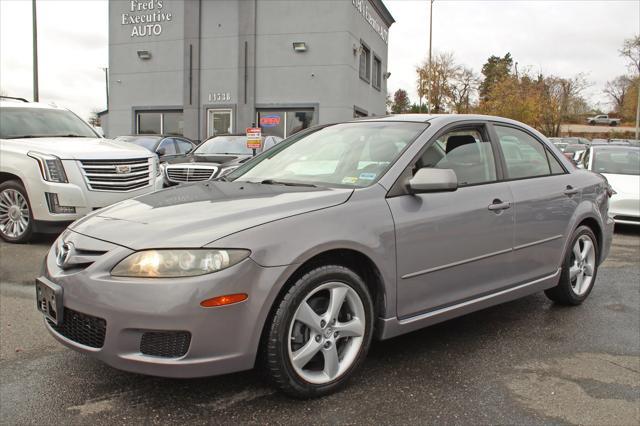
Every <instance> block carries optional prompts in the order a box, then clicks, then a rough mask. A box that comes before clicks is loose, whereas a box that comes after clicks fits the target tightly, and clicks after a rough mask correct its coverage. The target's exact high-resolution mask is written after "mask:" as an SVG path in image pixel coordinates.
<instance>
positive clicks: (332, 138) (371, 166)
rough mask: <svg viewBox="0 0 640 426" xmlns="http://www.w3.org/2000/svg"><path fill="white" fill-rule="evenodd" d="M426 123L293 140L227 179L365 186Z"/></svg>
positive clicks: (345, 128)
mask: <svg viewBox="0 0 640 426" xmlns="http://www.w3.org/2000/svg"><path fill="white" fill-rule="evenodd" d="M426 127H427V124H426V123H410V122H393V121H373V122H358V123H343V124H335V125H332V126H327V127H323V128H319V129H315V130H312V131H310V132H306V133H304V134H301V135H295V136H293V137H291V138H289V139H287V140H285V141H283V142H281V143H280V144H278V145H276V146H275V147H274V148H272V149H270V150H269V151H267V152H265V153H264V154H262V155H260V156H259V157H256V158H255V159H254V160H251V161H249V162H247V163H246V164H244V165H243V166H242V167H240V168H239V169H237V170H236V171H235V172H232V173H231V174H229V176H228V179H229V180H236V181H242V182H265V181H266V182H269V181H273V182H274V183H277V182H280V183H299V184H312V185H319V186H337V187H365V186H369V185H371V184H373V183H374V182H375V181H377V180H378V179H379V178H380V177H381V176H382V175H384V173H385V172H386V171H387V170H388V169H389V167H391V165H392V164H393V163H394V162H395V161H396V159H397V158H398V157H399V156H400V154H401V153H402V152H403V151H404V149H405V148H406V147H407V146H408V145H409V144H410V143H411V142H413V140H414V139H415V138H416V137H418V135H419V134H420V133H421V132H422V131H423V130H424V129H426Z"/></svg>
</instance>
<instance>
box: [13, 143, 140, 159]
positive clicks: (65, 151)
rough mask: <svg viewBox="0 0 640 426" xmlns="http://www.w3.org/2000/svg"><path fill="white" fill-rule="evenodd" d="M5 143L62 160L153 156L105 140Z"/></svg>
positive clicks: (132, 145) (123, 144)
mask: <svg viewBox="0 0 640 426" xmlns="http://www.w3.org/2000/svg"><path fill="white" fill-rule="evenodd" d="M3 143H8V144H12V145H14V146H15V147H16V148H19V149H22V150H24V151H25V152H28V151H37V152H41V153H43V154H51V155H55V156H57V157H60V159H62V160H96V159H109V160H111V159H125V158H127V159H129V158H149V157H151V156H152V155H153V154H152V153H151V152H149V150H147V149H146V148H143V147H141V146H138V145H134V144H132V143H129V142H121V141H114V140H112V139H104V138H26V139H4V140H3Z"/></svg>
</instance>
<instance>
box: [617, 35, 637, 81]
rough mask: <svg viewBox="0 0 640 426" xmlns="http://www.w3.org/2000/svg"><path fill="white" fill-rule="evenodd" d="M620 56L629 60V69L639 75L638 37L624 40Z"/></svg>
mask: <svg viewBox="0 0 640 426" xmlns="http://www.w3.org/2000/svg"><path fill="white" fill-rule="evenodd" d="M620 56H623V57H625V58H627V59H628V60H629V68H631V69H632V70H633V72H634V74H639V75H640V35H636V36H635V37H631V38H628V39H626V40H625V41H624V42H623V43H622V49H620Z"/></svg>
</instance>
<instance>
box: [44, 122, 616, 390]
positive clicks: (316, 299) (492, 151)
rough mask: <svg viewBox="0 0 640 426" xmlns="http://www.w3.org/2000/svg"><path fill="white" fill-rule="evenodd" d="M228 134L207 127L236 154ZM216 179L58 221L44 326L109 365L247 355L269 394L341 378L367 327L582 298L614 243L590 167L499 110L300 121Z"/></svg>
mask: <svg viewBox="0 0 640 426" xmlns="http://www.w3.org/2000/svg"><path fill="white" fill-rule="evenodd" d="M210 142H211V141H210ZM236 143H240V142H237V141H236V140H234V139H232V138H227V139H226V141H217V142H216V144H217V145H225V146H229V148H228V149H230V151H229V152H234V155H239V154H237V151H236V149H238V150H240V148H239V147H238V148H235V145H236ZM206 146H207V143H205V144H204V145H203V147H206ZM232 148H234V149H232ZM501 148H505V149H501ZM199 150H200V148H198V150H196V151H199ZM214 151H215V155H219V154H220V153H219V152H218V151H219V149H218V147H216V149H215V150H214ZM306 164H309V165H310V167H305V165H306ZM329 165H331V166H332V167H328V166H329ZM225 178H226V179H224V180H218V181H211V182H203V183H200V184H192V185H181V186H178V187H173V188H169V189H166V190H164V191H159V192H156V193H154V194H149V195H146V196H142V197H138V198H136V199H135V200H129V201H124V202H122V203H119V204H117V205H115V206H111V207H109V208H107V209H104V210H101V211H98V212H95V213H94V214H92V215H90V216H89V217H86V218H84V219H82V220H80V221H78V222H76V223H74V224H73V225H72V226H71V227H70V229H69V230H68V231H67V232H65V233H64V234H63V235H61V236H60V237H59V238H58V240H57V241H56V243H55V244H54V246H53V247H52V248H51V250H50V251H49V253H48V255H47V258H46V262H45V268H44V270H43V275H42V276H41V277H40V278H38V281H37V284H36V288H37V300H38V307H39V309H40V310H41V311H42V312H43V314H44V316H45V318H46V321H44V324H45V327H46V328H47V329H48V331H49V332H50V333H51V334H52V335H53V336H54V337H55V338H56V339H57V340H58V341H60V342H61V343H62V344H64V345H66V346H68V347H71V348H73V349H74V350H76V351H78V352H82V353H84V354H87V355H89V356H93V357H95V358H98V359H100V360H102V361H104V362H106V363H107V364H110V365H112V366H114V367H116V368H119V369H123V370H128V371H132V372H137V373H143V374H150V375H157V376H169V377H198V376H211V375H217V374H226V373H230V372H234V371H240V370H245V369H250V368H252V367H254V365H256V363H257V364H258V365H260V366H261V367H262V368H264V370H265V373H266V375H267V376H268V377H269V378H270V379H271V381H272V383H273V384H274V385H275V386H277V387H278V388H279V389H280V390H282V391H283V392H285V393H287V394H289V395H293V396H296V397H317V396H321V395H325V394H328V393H331V392H334V391H336V390H337V389H339V388H340V387H342V386H344V385H345V384H346V382H347V380H348V379H349V377H351V376H353V374H354V373H355V372H356V371H357V370H358V368H359V367H360V366H361V365H362V364H363V361H364V359H365V357H366V355H367V351H368V349H369V346H370V343H371V340H372V338H373V337H374V336H376V337H377V338H380V339H389V338H392V337H395V336H398V335H401V334H404V333H409V332H411V331H415V330H418V329H420V328H423V327H426V326H429V325H432V324H436V323H438V322H441V321H445V320H447V319H450V318H453V317H457V316H460V315H465V314H468V313H470V312H473V311H476V310H479V309H483V308H486V307H489V306H493V305H496V304H499V303H504V302H507V301H510V300H513V299H516V298H519V297H523V296H526V295H529V294H533V293H536V292H540V291H545V293H546V295H547V296H548V297H549V298H550V299H551V300H553V301H554V302H556V303H558V304H565V305H579V304H581V303H582V302H583V301H584V300H585V299H586V298H587V297H588V296H589V293H590V292H591V290H592V289H593V287H594V284H595V282H596V276H597V273H598V267H599V265H600V264H601V263H602V262H603V261H604V260H605V259H606V257H607V254H608V252H609V249H610V245H611V239H612V230H613V221H612V220H611V219H610V218H609V217H608V215H607V213H608V207H609V196H608V195H609V186H608V185H607V182H606V180H605V179H604V178H603V177H602V176H600V175H598V174H596V173H591V172H589V171H586V170H580V169H576V168H574V167H572V166H571V165H570V164H569V163H568V162H567V161H566V160H565V159H564V158H562V156H561V155H559V154H558V153H557V150H556V149H555V148H554V147H553V146H552V145H551V144H550V143H549V142H548V141H547V140H546V139H545V137H544V136H543V135H541V134H540V133H539V132H537V131H536V130H534V129H533V128H531V127H528V126H526V125H524V124H521V123H518V122H516V121H513V120H508V119H503V118H499V117H487V116H474V115H449V114H447V115H436V116H429V115H400V116H391V117H380V118H366V119H361V120H357V121H353V122H347V123H339V124H332V125H325V126H317V127H314V128H310V129H307V130H303V131H301V132H299V133H297V134H296V135H295V136H292V137H290V138H287V139H286V140H285V141H283V142H281V143H280V144H278V145H277V146H276V147H275V148H272V149H269V150H268V151H266V152H264V153H262V154H261V155H259V156H257V157H255V158H253V159H251V160H249V161H247V162H245V163H244V164H242V165H241V166H240V167H239V168H237V169H236V170H235V171H233V172H231V173H230V174H228V175H227V176H225ZM69 246H72V247H75V248H76V249H77V250H78V252H76V253H75V254H74V253H73V252H72V253H69V252H68V251H67V247H69ZM81 252H83V253H86V252H90V253H94V255H93V256H92V257H90V258H87V257H86V256H81V255H80V254H79V253H81ZM60 259H63V260H62V261H61V260H60ZM79 262H82V264H79ZM536 300H538V299H530V302H531V301H536ZM585 309H589V308H588V307H586V308H585ZM541 310H547V308H546V307H541ZM504 326H508V325H507V324H505V325H504ZM487 344H489V343H487ZM414 350H416V349H415V348H414ZM425 356H426V355H425ZM61 367H64V365H63V366H61Z"/></svg>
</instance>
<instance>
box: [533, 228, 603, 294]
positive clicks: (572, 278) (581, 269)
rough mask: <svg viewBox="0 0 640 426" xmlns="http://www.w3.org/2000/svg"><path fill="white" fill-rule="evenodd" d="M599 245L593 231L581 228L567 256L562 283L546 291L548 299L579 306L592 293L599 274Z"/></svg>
mask: <svg viewBox="0 0 640 426" xmlns="http://www.w3.org/2000/svg"><path fill="white" fill-rule="evenodd" d="M598 254H599V249H598V244H597V239H596V236H595V235H594V234H593V231H591V229H590V228H589V227H587V226H580V227H579V228H578V229H576V231H575V232H574V234H573V237H572V239H571V245H570V246H569V250H568V253H567V254H566V255H565V259H564V263H563V266H562V273H561V275H560V281H559V283H558V285H557V286H556V287H554V288H550V289H548V290H545V294H546V295H547V297H548V298H549V299H551V300H553V301H554V302H557V303H560V304H563V305H579V304H581V303H582V302H584V301H585V299H586V298H587V297H588V296H589V293H591V289H593V284H594V283H595V281H596V274H597V273H598Z"/></svg>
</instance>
